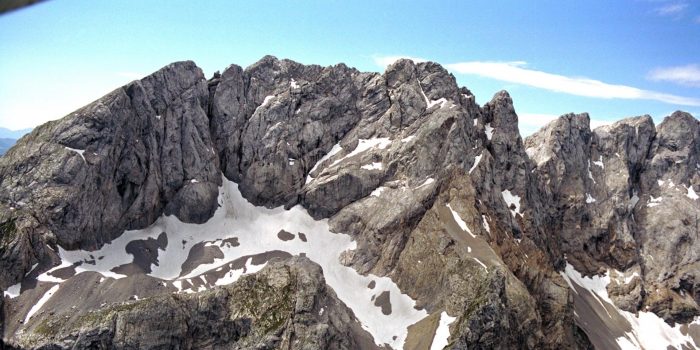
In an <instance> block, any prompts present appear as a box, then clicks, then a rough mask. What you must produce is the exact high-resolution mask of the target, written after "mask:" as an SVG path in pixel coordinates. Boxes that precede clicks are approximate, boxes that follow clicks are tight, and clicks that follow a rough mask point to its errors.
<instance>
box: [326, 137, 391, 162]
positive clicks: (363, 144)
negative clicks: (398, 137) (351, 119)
mask: <svg viewBox="0 0 700 350" xmlns="http://www.w3.org/2000/svg"><path fill="white" fill-rule="evenodd" d="M390 144H391V140H389V138H388V137H379V138H373V139H359V140H357V147H355V149H354V150H353V151H352V152H350V153H348V154H347V155H346V156H344V157H343V158H340V159H338V160H336V161H334V162H333V163H332V164H331V165H330V166H334V165H336V164H338V163H340V162H342V161H343V160H344V159H347V158H351V157H354V156H355V155H357V154H360V153H362V152H364V151H366V150H368V149H371V148H379V149H385V148H386V147H387V146H389V145H390Z"/></svg>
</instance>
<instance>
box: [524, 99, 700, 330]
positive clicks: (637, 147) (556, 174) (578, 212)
mask: <svg viewBox="0 0 700 350" xmlns="http://www.w3.org/2000/svg"><path fill="white" fill-rule="evenodd" d="M699 129H700V122H699V121H698V120H697V119H695V118H694V117H692V116H691V115H690V114H687V113H684V112H675V113H673V114H672V115H671V116H669V117H667V118H666V119H664V121H663V122H662V123H661V124H659V125H658V126H656V127H655V126H654V123H653V121H652V119H651V118H650V117H649V116H642V117H636V118H629V119H625V120H621V121H619V122H617V123H615V124H612V125H608V126H603V127H599V128H597V129H595V130H591V129H590V128H589V119H588V115H585V114H584V115H566V116H563V117H561V118H560V119H559V120H557V121H555V122H552V123H551V124H550V125H548V126H547V127H546V128H543V129H542V130H540V131H539V132H538V133H536V134H534V135H533V136H531V137H529V138H528V139H527V140H526V146H527V147H529V148H528V149H527V151H528V153H529V154H530V156H531V158H532V159H533V161H535V162H536V163H537V168H536V169H535V172H536V173H537V174H538V175H539V178H540V181H541V182H542V187H543V188H544V189H545V191H546V192H547V194H548V195H549V198H550V199H549V200H550V201H552V203H554V206H553V207H552V210H551V212H550V214H549V215H551V216H552V217H554V218H560V221H559V225H558V227H556V230H557V231H559V232H560V234H561V237H562V238H563V240H562V247H563V250H564V253H566V254H567V257H568V258H569V260H570V261H571V262H572V264H574V266H576V268H577V269H578V270H579V271H584V272H585V273H587V274H598V273H601V272H604V271H605V270H606V269H609V268H612V269H615V270H617V272H620V273H621V274H620V275H625V276H626V278H625V277H624V276H620V279H626V280H627V282H626V283H623V282H620V281H617V282H616V283H614V284H611V285H610V287H609V288H608V290H609V291H610V292H611V296H612V298H613V300H614V301H615V302H616V303H617V304H618V306H619V307H620V308H622V309H623V310H627V311H630V312H637V311H640V310H644V311H647V310H648V311H653V312H654V313H656V314H657V315H659V316H661V317H663V318H664V319H665V320H667V321H669V322H671V321H676V322H681V323H684V322H689V321H692V319H693V318H694V317H695V316H697V315H698V313H700V310H699V309H698V300H700V299H699V296H698V284H697V280H698V278H699V277H698V275H699V274H700V268H699V267H700V262H699V261H700V260H699V259H698V257H699V256H698V254H699V252H700V245H699V244H700V243H699V242H698V238H699V237H698V232H700V230H698V221H697V220H698V219H697V218H698V217H700V202H699V201H698V198H697V195H696V193H697V192H696V190H697V187H698V185H699V184H700V173H699V172H698V170H699V169H700V165H698V164H700V163H698V154H699V146H698V145H699V144H700V137H699V134H698V130H699ZM618 282H619V283H618Z"/></svg>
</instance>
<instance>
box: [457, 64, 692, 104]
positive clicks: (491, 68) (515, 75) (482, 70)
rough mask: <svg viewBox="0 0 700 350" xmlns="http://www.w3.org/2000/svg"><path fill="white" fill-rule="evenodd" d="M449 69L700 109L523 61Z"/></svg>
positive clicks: (599, 95)
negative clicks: (529, 66)
mask: <svg viewBox="0 0 700 350" xmlns="http://www.w3.org/2000/svg"><path fill="white" fill-rule="evenodd" d="M445 67H446V68H447V69H449V70H452V71H454V72H456V73H461V74H471V75H478V76H482V77H487V78H491V79H496V80H500V81H506V82H510V83H516V84H521V85H526V86H531V87H536V88H540V89H545V90H549V91H554V92H561V93H566V94H570V95H576V96H585V97H594V98H603V99H626V100H654V101H660V102H664V103H668V104H675V105H682V106H700V99H699V98H692V97H683V96H677V95H672V94H666V93H662V92H656V91H650V90H643V89H639V88H635V87H631V86H626V85H616V84H608V83H604V82H602V81H599V80H594V79H589V78H581V77H567V76H564V75H558V74H552V73H547V72H542V71H538V70H533V69H527V68H525V62H520V61H518V62H483V61H471V62H460V63H454V64H448V65H445Z"/></svg>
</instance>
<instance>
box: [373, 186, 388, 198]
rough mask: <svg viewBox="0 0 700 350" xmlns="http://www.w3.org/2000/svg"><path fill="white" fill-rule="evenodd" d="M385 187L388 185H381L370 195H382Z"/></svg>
mask: <svg viewBox="0 0 700 350" xmlns="http://www.w3.org/2000/svg"><path fill="white" fill-rule="evenodd" d="M385 189H386V187H384V186H379V187H377V188H376V189H374V191H372V193H370V194H369V195H370V196H374V197H379V196H381V195H382V192H384V190H385Z"/></svg>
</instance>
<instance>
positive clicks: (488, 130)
mask: <svg viewBox="0 0 700 350" xmlns="http://www.w3.org/2000/svg"><path fill="white" fill-rule="evenodd" d="M484 132H486V138H487V139H489V140H490V139H491V138H492V137H493V128H492V127H491V123H488V124H486V125H484Z"/></svg>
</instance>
